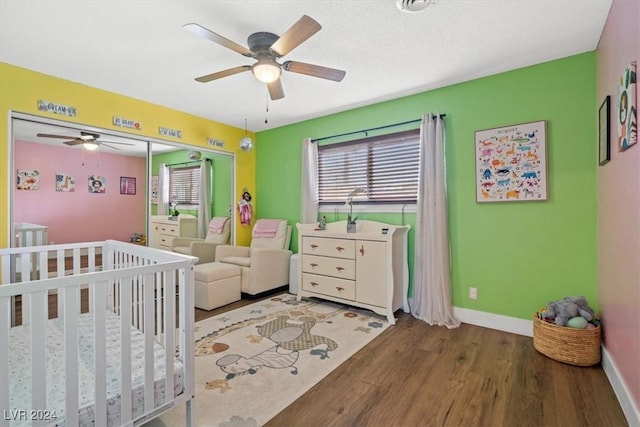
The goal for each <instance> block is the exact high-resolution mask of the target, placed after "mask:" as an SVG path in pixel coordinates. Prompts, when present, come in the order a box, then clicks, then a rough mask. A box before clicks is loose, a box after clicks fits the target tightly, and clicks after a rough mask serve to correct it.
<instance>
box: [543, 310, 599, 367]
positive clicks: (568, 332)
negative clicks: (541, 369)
mask: <svg viewBox="0 0 640 427" xmlns="http://www.w3.org/2000/svg"><path fill="white" fill-rule="evenodd" d="M600 332H601V328H600V325H598V326H596V327H595V328H592V329H575V328H568V327H565V326H557V325H554V324H553V323H548V322H545V321H544V320H541V319H539V318H538V316H537V315H535V314H534V315H533V347H534V348H535V349H536V350H538V351H539V352H540V353H542V354H544V355H545V356H547V357H550V358H551V359H554V360H557V361H559V362H564V363H568V364H570V365H576V366H592V365H596V364H598V363H599V362H600Z"/></svg>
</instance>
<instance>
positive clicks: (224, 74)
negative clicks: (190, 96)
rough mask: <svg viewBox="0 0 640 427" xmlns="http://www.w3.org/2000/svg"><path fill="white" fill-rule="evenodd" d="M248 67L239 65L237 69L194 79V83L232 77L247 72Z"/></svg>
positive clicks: (249, 67)
mask: <svg viewBox="0 0 640 427" xmlns="http://www.w3.org/2000/svg"><path fill="white" fill-rule="evenodd" d="M250 69H251V66H250V65H241V66H239V67H234V68H229V69H228V70H223V71H218V72H217V73H213V74H207V75H206V76H200V77H196V81H197V82H200V83H206V82H210V81H211V80H216V79H221V78H223V77H227V76H232V75H234V74H238V73H242V72H243V71H249V70H250Z"/></svg>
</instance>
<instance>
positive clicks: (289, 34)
mask: <svg viewBox="0 0 640 427" xmlns="http://www.w3.org/2000/svg"><path fill="white" fill-rule="evenodd" d="M321 28H322V26H321V25H320V24H318V22H316V20H315V19H313V18H310V17H308V16H307V15H303V16H302V18H300V19H299V20H298V22H296V23H295V24H293V25H292V26H291V28H289V29H288V30H287V31H286V32H285V33H284V34H283V35H281V36H280V38H279V39H278V40H276V41H275V42H274V43H273V44H272V45H271V47H270V48H269V50H271V51H272V52H275V53H277V54H278V55H280V56H285V55H286V54H287V53H289V52H291V51H292V50H293V49H295V48H296V47H298V46H299V45H300V44H301V43H302V42H304V41H305V40H307V39H308V38H309V37H311V36H312V35H314V34H315V33H317V32H318V31H320V29H321Z"/></svg>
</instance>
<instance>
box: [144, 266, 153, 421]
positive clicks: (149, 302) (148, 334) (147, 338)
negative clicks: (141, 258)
mask: <svg viewBox="0 0 640 427" xmlns="http://www.w3.org/2000/svg"><path fill="white" fill-rule="evenodd" d="M153 277H154V276H153V274H146V275H144V277H143V278H142V280H143V286H144V301H145V304H144V348H145V351H144V410H145V412H149V411H151V410H153V408H154V407H155V402H154V400H155V398H154V395H155V393H154V379H155V378H154V372H155V370H154V366H153V364H154V357H153V356H154V354H153V345H154V338H155V331H154V327H153V308H154V307H155V305H154V304H153V290H154V289H153Z"/></svg>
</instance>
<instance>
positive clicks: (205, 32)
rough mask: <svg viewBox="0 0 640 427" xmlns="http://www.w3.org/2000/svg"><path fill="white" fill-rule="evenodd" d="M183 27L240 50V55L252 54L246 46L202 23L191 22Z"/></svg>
mask: <svg viewBox="0 0 640 427" xmlns="http://www.w3.org/2000/svg"><path fill="white" fill-rule="evenodd" d="M183 28H184V29H186V30H188V31H190V32H192V33H193V34H195V35H196V36H199V37H202V38H204V39H207V40H211V41H212V42H214V43H218V44H219V45H222V46H224V47H226V48H228V49H231V50H233V51H235V52H238V53H239V54H240V55H244V56H249V57H250V56H251V55H252V53H251V51H250V50H249V49H247V48H246V47H244V46H242V45H240V44H238V43H236V42H234V41H231V40H229V39H228V38H226V37H222V36H221V35H220V34H216V33H214V32H213V31H211V30H208V29H206V28H204V27H203V26H201V25H198V24H194V23H191V24H185V25H183Z"/></svg>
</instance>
